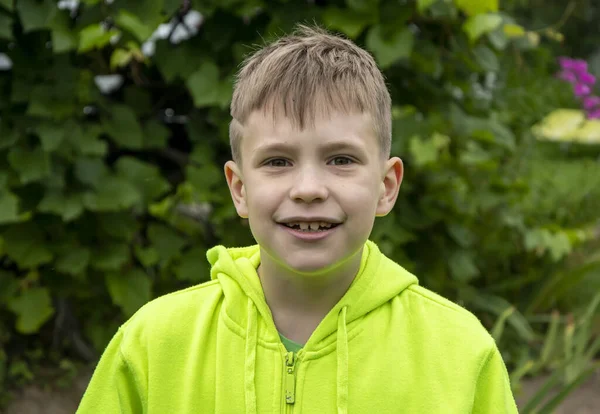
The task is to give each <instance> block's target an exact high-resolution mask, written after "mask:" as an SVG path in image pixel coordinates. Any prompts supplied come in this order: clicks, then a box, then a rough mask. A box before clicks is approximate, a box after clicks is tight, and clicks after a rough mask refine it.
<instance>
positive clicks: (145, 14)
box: [114, 0, 181, 27]
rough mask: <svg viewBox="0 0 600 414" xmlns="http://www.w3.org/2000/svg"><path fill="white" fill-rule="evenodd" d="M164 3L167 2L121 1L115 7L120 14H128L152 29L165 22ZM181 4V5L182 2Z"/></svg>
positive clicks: (153, 0)
mask: <svg viewBox="0 0 600 414" xmlns="http://www.w3.org/2000/svg"><path fill="white" fill-rule="evenodd" d="M164 2H165V0H144V1H139V0H119V1H118V2H115V4H114V6H115V7H116V8H118V10H119V12H121V13H123V12H126V13H128V14H130V15H133V16H135V17H136V18H137V19H139V20H140V21H141V22H145V23H146V24H147V25H149V26H150V27H156V26H158V25H159V24H160V23H162V21H163V15H162V10H163V5H164ZM179 4H180V5H181V2H180V3H179Z"/></svg>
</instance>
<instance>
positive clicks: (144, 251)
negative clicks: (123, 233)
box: [135, 245, 160, 267]
mask: <svg viewBox="0 0 600 414" xmlns="http://www.w3.org/2000/svg"><path fill="white" fill-rule="evenodd" d="M135 257H136V258H137V259H138V260H139V261H140V263H141V264H142V266H144V267H150V266H154V265H156V264H158V262H159V261H160V256H159V254H158V251H157V250H156V249H155V248H154V247H152V246H150V247H147V248H143V247H141V246H139V245H136V246H135Z"/></svg>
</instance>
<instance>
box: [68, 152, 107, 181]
mask: <svg viewBox="0 0 600 414" xmlns="http://www.w3.org/2000/svg"><path fill="white" fill-rule="evenodd" d="M108 175H109V170H108V167H107V166H106V165H105V164H104V162H103V161H102V159H101V158H90V157H80V158H78V159H77V161H75V176H76V177H77V179H78V180H79V181H80V182H81V183H83V184H88V185H91V186H92V187H98V186H99V185H100V183H101V182H102V180H104V179H105V178H106V177H108Z"/></svg>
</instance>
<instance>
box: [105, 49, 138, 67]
mask: <svg viewBox="0 0 600 414" xmlns="http://www.w3.org/2000/svg"><path fill="white" fill-rule="evenodd" d="M132 58H133V53H132V52H130V51H128V50H125V49H115V51H114V52H113V53H112V55H111V56H110V68H111V69H112V70H115V69H118V68H121V67H123V66H127V65H129V62H131V59H132Z"/></svg>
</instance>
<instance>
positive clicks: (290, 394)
mask: <svg viewBox="0 0 600 414" xmlns="http://www.w3.org/2000/svg"><path fill="white" fill-rule="evenodd" d="M295 364H296V354H294V353H293V352H288V353H287V354H286V356H285V372H286V374H285V377H286V378H285V402H286V404H293V403H294V401H295V394H296V376H295Z"/></svg>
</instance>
